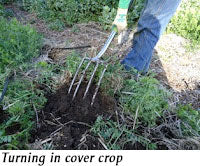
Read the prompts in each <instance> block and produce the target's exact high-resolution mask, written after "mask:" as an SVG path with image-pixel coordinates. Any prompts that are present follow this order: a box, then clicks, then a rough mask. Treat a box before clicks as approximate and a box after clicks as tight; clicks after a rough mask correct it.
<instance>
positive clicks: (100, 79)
mask: <svg viewBox="0 0 200 166" xmlns="http://www.w3.org/2000/svg"><path fill="white" fill-rule="evenodd" d="M107 67H108V64H107V65H106V66H105V68H104V70H103V71H102V73H101V76H100V78H99V82H98V84H97V87H96V89H95V92H94V95H93V97H92V102H91V106H92V105H93V104H94V100H95V98H96V95H97V92H98V90H99V87H100V84H101V81H102V78H103V76H104V73H105V71H106V69H107Z"/></svg>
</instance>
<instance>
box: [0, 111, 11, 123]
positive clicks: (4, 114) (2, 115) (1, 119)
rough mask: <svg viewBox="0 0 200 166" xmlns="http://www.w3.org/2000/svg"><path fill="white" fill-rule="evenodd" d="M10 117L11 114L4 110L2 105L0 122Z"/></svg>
mask: <svg viewBox="0 0 200 166" xmlns="http://www.w3.org/2000/svg"><path fill="white" fill-rule="evenodd" d="M8 117H9V114H8V113H6V111H4V110H3V109H2V108H1V107H0V124H2V123H3V122H5V121H6V120H7V119H8Z"/></svg>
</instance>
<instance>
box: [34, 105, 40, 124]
mask: <svg viewBox="0 0 200 166" xmlns="http://www.w3.org/2000/svg"><path fill="white" fill-rule="evenodd" d="M33 109H34V111H35V116H36V126H37V128H39V118H38V113H37V110H36V108H35V105H34V104H33Z"/></svg>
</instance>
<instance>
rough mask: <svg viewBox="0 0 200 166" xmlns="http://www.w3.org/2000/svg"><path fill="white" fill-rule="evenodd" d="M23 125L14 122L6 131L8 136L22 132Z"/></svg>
mask: <svg viewBox="0 0 200 166" xmlns="http://www.w3.org/2000/svg"><path fill="white" fill-rule="evenodd" d="M20 128H21V125H20V123H18V122H13V123H12V124H11V125H10V126H8V127H7V128H6V129H5V131H6V134H7V135H12V134H15V133H17V132H19V131H20Z"/></svg>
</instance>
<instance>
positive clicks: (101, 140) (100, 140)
mask: <svg viewBox="0 0 200 166" xmlns="http://www.w3.org/2000/svg"><path fill="white" fill-rule="evenodd" d="M98 135H99V137H100V138H98V140H99V142H100V143H101V145H102V146H103V147H104V148H105V149H106V150H109V149H108V147H107V146H106V145H105V143H104V139H103V138H102V136H101V135H100V134H98Z"/></svg>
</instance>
